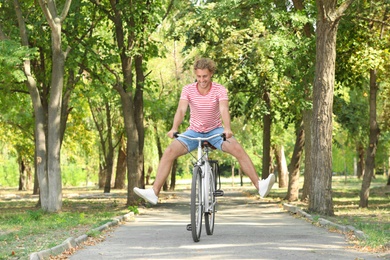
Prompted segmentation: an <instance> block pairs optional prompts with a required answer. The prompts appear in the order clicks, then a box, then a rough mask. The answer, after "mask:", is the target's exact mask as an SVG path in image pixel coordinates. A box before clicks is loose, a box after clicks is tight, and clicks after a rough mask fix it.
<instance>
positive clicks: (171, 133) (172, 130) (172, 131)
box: [167, 129, 178, 139]
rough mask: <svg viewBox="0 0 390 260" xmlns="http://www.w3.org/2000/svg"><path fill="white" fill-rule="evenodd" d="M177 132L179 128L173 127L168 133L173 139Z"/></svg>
mask: <svg viewBox="0 0 390 260" xmlns="http://www.w3.org/2000/svg"><path fill="white" fill-rule="evenodd" d="M175 133H176V134H177V133H178V131H177V130H174V129H171V130H170V131H169V132H168V133H167V136H168V137H169V138H171V139H173V138H175V136H174V134H175Z"/></svg>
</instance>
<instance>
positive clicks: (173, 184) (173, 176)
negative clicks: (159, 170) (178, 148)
mask: <svg viewBox="0 0 390 260" xmlns="http://www.w3.org/2000/svg"><path fill="white" fill-rule="evenodd" d="M176 172H177V159H176V160H174V161H173V164H172V171H171V185H170V187H169V190H171V191H174V190H175V187H176Z"/></svg>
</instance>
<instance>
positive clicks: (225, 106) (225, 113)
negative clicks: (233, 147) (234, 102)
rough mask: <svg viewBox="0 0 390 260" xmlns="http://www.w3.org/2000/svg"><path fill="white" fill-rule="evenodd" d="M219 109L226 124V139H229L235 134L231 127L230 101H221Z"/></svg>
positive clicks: (224, 124)
mask: <svg viewBox="0 0 390 260" xmlns="http://www.w3.org/2000/svg"><path fill="white" fill-rule="evenodd" d="M219 110H220V111H221V117H222V121H223V126H224V133H225V135H226V139H229V138H230V137H232V136H233V132H232V130H231V128H230V112H229V101H227V100H222V101H219Z"/></svg>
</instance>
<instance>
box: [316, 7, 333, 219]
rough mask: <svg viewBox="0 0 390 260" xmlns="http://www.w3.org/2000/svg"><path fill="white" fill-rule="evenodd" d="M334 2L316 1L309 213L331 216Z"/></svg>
mask: <svg viewBox="0 0 390 260" xmlns="http://www.w3.org/2000/svg"><path fill="white" fill-rule="evenodd" d="M335 7H336V1H319V0H318V1H317V9H318V15H317V17H318V18H317V30H316V69H315V79H314V87H313V120H312V128H311V131H312V132H311V133H312V139H311V140H312V151H311V155H310V156H311V162H312V176H313V179H312V188H311V189H310V190H311V191H312V193H311V194H310V203H309V210H310V211H313V212H317V213H320V214H323V215H334V210H333V201H332V127H333V122H332V116H333V114H332V112H333V92H334V81H335V60H336V35H337V28H338V24H339V17H335Z"/></svg>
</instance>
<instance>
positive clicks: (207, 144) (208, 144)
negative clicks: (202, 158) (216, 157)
mask: <svg viewBox="0 0 390 260" xmlns="http://www.w3.org/2000/svg"><path fill="white" fill-rule="evenodd" d="M204 147H209V148H211V149H212V150H215V149H217V148H216V147H215V146H214V145H212V144H210V143H209V142H208V141H203V142H202V148H204Z"/></svg>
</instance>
